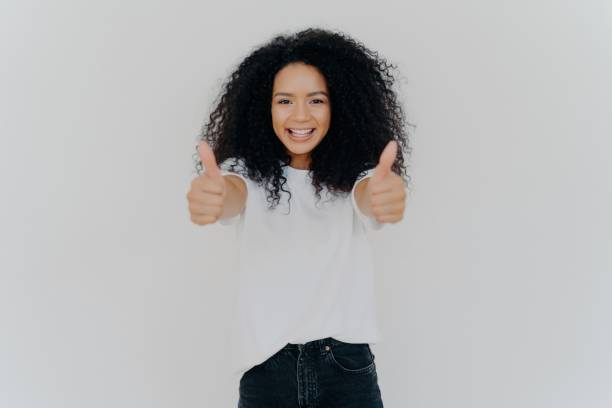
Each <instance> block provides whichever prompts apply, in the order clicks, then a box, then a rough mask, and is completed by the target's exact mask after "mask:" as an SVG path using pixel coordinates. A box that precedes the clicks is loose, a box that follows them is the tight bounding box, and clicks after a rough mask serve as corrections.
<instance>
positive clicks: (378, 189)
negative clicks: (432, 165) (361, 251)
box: [364, 140, 406, 223]
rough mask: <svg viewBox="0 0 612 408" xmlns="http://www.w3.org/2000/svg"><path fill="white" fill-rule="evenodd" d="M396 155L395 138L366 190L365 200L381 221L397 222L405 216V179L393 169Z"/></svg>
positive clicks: (384, 152)
mask: <svg viewBox="0 0 612 408" xmlns="http://www.w3.org/2000/svg"><path fill="white" fill-rule="evenodd" d="M396 155H397V142H396V141H394V140H393V141H391V142H389V143H388V144H387V146H385V149H384V150H383V152H382V153H381V155H380V159H379V161H378V165H377V166H376V168H375V169H374V174H373V175H372V177H370V178H369V180H368V183H367V185H366V187H365V190H364V195H365V202H366V203H368V207H369V209H370V211H371V215H372V216H373V217H374V218H376V221H378V222H381V223H396V222H398V221H401V220H402V218H403V216H404V208H405V205H406V189H405V187H404V181H403V179H402V178H401V177H400V176H398V175H397V174H395V173H394V172H393V171H392V170H391V166H392V165H393V162H394V161H395V157H396Z"/></svg>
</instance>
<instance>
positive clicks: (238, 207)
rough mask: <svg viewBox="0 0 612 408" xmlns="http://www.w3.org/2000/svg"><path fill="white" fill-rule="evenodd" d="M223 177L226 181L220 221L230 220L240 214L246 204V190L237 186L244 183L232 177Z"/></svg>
mask: <svg viewBox="0 0 612 408" xmlns="http://www.w3.org/2000/svg"><path fill="white" fill-rule="evenodd" d="M223 177H225V181H226V183H225V184H226V192H225V193H226V196H225V201H224V205H223V213H222V214H221V216H220V217H219V218H220V219H224V218H232V217H233V216H235V215H237V214H239V213H241V212H242V210H243V209H244V206H245V204H246V188H245V186H244V185H242V186H241V185H240V184H239V183H242V184H244V181H242V180H241V179H240V178H239V177H236V176H232V175H225V176H223ZM239 186H241V187H239Z"/></svg>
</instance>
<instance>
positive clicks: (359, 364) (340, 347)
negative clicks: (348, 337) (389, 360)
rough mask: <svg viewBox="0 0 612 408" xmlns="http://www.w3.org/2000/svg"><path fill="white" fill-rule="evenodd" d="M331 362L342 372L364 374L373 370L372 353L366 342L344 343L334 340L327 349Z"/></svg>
mask: <svg viewBox="0 0 612 408" xmlns="http://www.w3.org/2000/svg"><path fill="white" fill-rule="evenodd" d="M328 356H329V360H330V362H331V364H332V365H333V366H335V367H336V368H338V369H340V370H341V371H342V372H344V373H349V374H364V373H370V372H372V371H374V368H375V363H374V354H373V353H372V351H371V350H370V345H369V344H367V343H344V342H339V341H336V344H333V345H332V346H331V347H330V349H329V351H328Z"/></svg>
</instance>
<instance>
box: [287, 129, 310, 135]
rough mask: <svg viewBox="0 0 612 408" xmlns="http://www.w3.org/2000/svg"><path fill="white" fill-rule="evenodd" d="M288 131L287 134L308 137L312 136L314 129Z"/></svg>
mask: <svg viewBox="0 0 612 408" xmlns="http://www.w3.org/2000/svg"><path fill="white" fill-rule="evenodd" d="M287 130H288V131H289V133H291V134H292V135H294V136H298V137H300V136H308V135H310V134H312V132H314V128H310V129H292V128H289V129H287Z"/></svg>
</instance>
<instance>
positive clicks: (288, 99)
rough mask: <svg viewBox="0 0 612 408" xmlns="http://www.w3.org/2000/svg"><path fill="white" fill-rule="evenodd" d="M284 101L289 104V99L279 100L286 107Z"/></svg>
mask: <svg viewBox="0 0 612 408" xmlns="http://www.w3.org/2000/svg"><path fill="white" fill-rule="evenodd" d="M283 101H287V102H289V99H279V100H278V103H280V104H283V105H286V104H284V103H283Z"/></svg>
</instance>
